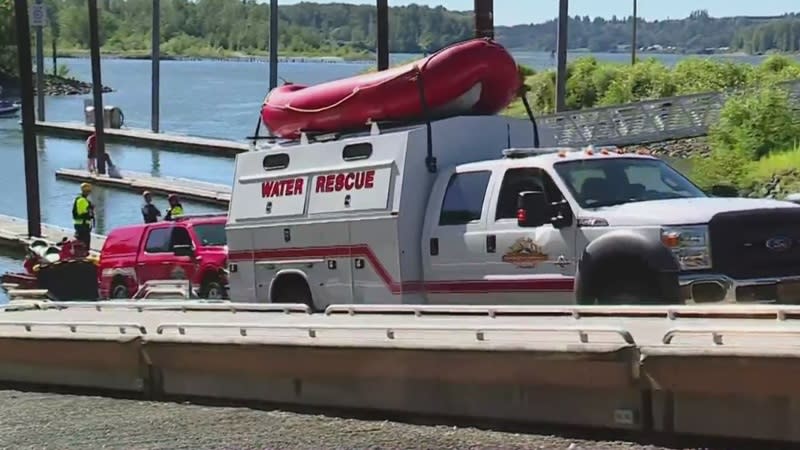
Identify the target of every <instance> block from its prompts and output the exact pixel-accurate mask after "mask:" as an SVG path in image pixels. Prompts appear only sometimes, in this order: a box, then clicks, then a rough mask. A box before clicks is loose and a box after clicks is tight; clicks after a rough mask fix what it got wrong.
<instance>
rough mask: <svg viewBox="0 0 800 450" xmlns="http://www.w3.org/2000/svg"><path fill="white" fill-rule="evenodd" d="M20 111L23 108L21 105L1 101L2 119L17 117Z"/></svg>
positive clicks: (0, 115)
mask: <svg viewBox="0 0 800 450" xmlns="http://www.w3.org/2000/svg"><path fill="white" fill-rule="evenodd" d="M20 109H22V106H21V105H20V104H19V103H16V102H10V101H8V100H0V118H4V117H16V116H17V114H19V110H20Z"/></svg>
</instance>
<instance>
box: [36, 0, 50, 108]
mask: <svg viewBox="0 0 800 450" xmlns="http://www.w3.org/2000/svg"><path fill="white" fill-rule="evenodd" d="M42 1H43V0H36V5H35V6H34V8H35V9H34V11H33V12H34V14H33V15H34V17H33V24H34V28H36V100H37V111H38V113H39V115H38V119H39V121H40V122H44V120H45V116H44V31H43V28H44V24H45V21H46V20H47V10H46V7H45V5H44V4H43V3H42Z"/></svg>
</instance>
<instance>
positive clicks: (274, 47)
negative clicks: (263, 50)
mask: <svg viewBox="0 0 800 450" xmlns="http://www.w3.org/2000/svg"><path fill="white" fill-rule="evenodd" d="M278 39H279V35H278V0H270V2H269V90H270V91H271V90H273V89H275V88H276V87H278Z"/></svg>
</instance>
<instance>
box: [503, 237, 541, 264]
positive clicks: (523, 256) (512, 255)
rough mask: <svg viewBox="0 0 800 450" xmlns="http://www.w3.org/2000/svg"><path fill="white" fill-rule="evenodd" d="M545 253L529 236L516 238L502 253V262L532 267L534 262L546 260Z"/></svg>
mask: <svg viewBox="0 0 800 450" xmlns="http://www.w3.org/2000/svg"><path fill="white" fill-rule="evenodd" d="M547 258H548V257H547V255H545V254H544V253H543V252H542V248H541V247H539V246H538V245H536V243H535V242H533V239H531V238H529V237H523V238H519V239H517V242H515V243H514V244H513V245H512V246H511V247H509V249H508V252H506V254H505V255H503V262H507V263H509V264H513V265H515V266H517V267H525V268H532V267H536V264H538V263H540V262H542V261H547Z"/></svg>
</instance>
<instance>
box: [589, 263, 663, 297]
mask: <svg viewBox="0 0 800 450" xmlns="http://www.w3.org/2000/svg"><path fill="white" fill-rule="evenodd" d="M612 267H614V266H612ZM615 272H616V273H614V274H613V275H612V274H608V275H607V276H600V277H597V280H598V281H597V284H598V285H597V286H595V288H594V289H593V290H592V291H593V292H594V295H592V296H590V298H587V299H584V301H582V302H581V303H582V304H590V305H657V304H663V303H664V302H663V301H662V295H661V293H660V292H659V291H658V282H657V280H656V277H655V276H654V275H653V274H651V273H649V272H647V271H645V270H641V269H639V270H630V271H617V270H615Z"/></svg>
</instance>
